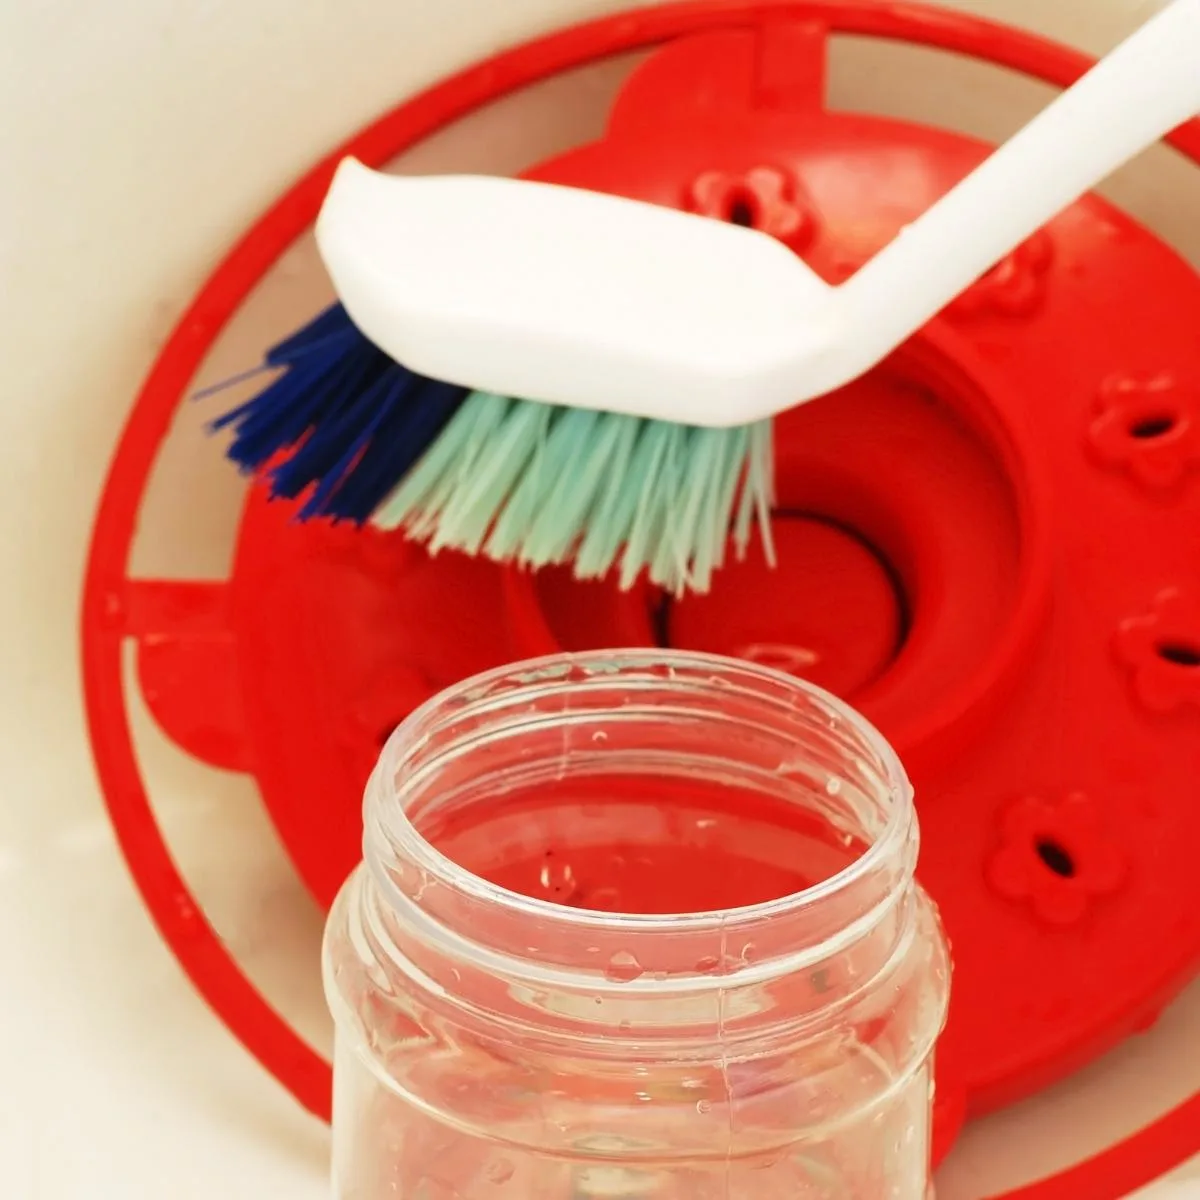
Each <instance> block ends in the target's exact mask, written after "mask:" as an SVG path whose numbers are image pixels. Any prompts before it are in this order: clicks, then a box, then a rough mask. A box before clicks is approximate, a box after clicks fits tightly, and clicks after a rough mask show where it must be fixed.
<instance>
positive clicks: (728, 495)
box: [372, 392, 774, 594]
mask: <svg viewBox="0 0 1200 1200" xmlns="http://www.w3.org/2000/svg"><path fill="white" fill-rule="evenodd" d="M772 481H773V473H772V442H771V423H770V422H769V421H762V422H758V423H756V424H754V425H748V426H738V427H734V428H731V429H702V428H698V427H696V426H690V425H676V424H673V423H670V422H664V421H651V420H645V419H643V418H640V417H629V416H621V415H615V414H610V413H596V412H591V411H588V410H583V409H570V408H559V407H556V406H553V405H544V404H538V403H534V402H532V401H519V400H509V399H506V398H504V397H500V396H492V395H486V394H484V393H479V392H476V393H473V394H472V395H470V396H469V397H468V398H467V399H466V401H465V402H464V403H463V404H462V405H461V407H460V408H459V410H458V412H457V413H456V414H455V415H454V417H453V418H452V419H451V420H450V422H449V424H448V425H447V426H446V428H445V429H444V430H443V431H442V433H441V434H440V436H439V437H438V438H437V440H436V441H435V442H434V444H433V445H432V446H431V447H430V449H429V450H428V451H427V452H426V454H425V455H424V456H423V458H422V459H421V460H420V461H419V462H418V463H417V465H416V466H415V467H414V468H413V470H412V471H411V472H410V473H409V474H408V476H407V477H406V478H405V479H404V480H403V481H402V482H401V483H400V485H399V486H398V487H397V488H396V489H395V490H394V491H393V492H392V493H391V495H390V496H388V497H387V499H385V500H384V501H383V503H382V504H381V505H380V507H379V508H378V509H377V510H376V512H375V514H374V516H373V517H372V523H373V524H375V525H377V526H379V527H381V528H383V529H401V530H403V531H405V532H406V533H407V534H408V535H409V536H410V537H413V538H415V539H417V540H419V541H422V542H425V543H427V544H428V545H429V547H430V549H431V550H433V551H437V550H442V549H454V550H462V551H466V552H467V553H470V554H480V553H482V554H485V555H486V556H488V557H489V558H493V559H496V560H499V561H515V562H517V563H520V564H521V565H522V566H526V567H530V568H535V569H536V568H538V567H543V566H547V565H550V564H555V563H566V562H573V566H574V571H575V574H576V575H577V576H578V577H579V578H581V579H599V578H603V577H605V576H607V575H609V573H610V572H612V571H614V570H615V571H616V573H617V579H618V583H619V585H620V586H621V587H622V588H629V587H632V586H633V584H634V583H635V582H636V581H637V579H638V578H639V577H641V576H642V575H643V573H644V574H645V575H646V576H647V577H648V578H649V580H650V581H651V582H652V583H654V584H657V585H658V586H660V587H662V588H664V589H665V590H666V591H668V592H671V593H676V594H677V593H681V592H684V591H687V590H693V591H706V590H708V588H709V586H710V584H711V580H712V575H713V572H714V570H716V569H717V568H719V567H720V566H721V565H722V564H723V563H724V560H725V555H726V546H727V543H728V542H729V541H730V538H731V533H732V541H733V546H734V549H735V552H736V553H737V554H738V556H739V557H740V556H741V555H743V554H744V553H745V551H746V548H747V545H748V543H749V539H750V536H751V534H752V531H753V527H754V525H755V524H757V525H758V526H759V528H760V529H761V530H762V536H763V537H764V541H765V549H766V552H767V558H768V561H773V558H774V555H773V549H772V546H771V542H770V525H769V517H770V510H771V504H772V500H773V496H772V486H773V482H772Z"/></svg>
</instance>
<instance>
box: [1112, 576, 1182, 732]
mask: <svg viewBox="0 0 1200 1200" xmlns="http://www.w3.org/2000/svg"><path fill="white" fill-rule="evenodd" d="M1113 651H1114V653H1115V654H1116V656H1117V659H1118V661H1119V662H1121V663H1122V664H1123V665H1124V666H1125V667H1127V668H1128V670H1129V676H1130V684H1131V686H1132V687H1133V692H1134V695H1135V696H1136V697H1137V698H1138V700H1139V701H1141V703H1142V704H1143V705H1144V706H1145V707H1146V708H1148V709H1150V710H1151V711H1153V712H1164V713H1165V712H1172V711H1173V710H1175V709H1177V708H1182V707H1183V706H1184V705H1189V704H1190V705H1195V706H1196V707H1198V708H1200V596H1197V595H1195V594H1188V593H1185V592H1183V591H1181V590H1180V589H1178V588H1168V589H1166V590H1165V591H1163V592H1160V593H1159V594H1158V596H1157V597H1156V598H1155V600H1154V603H1153V605H1152V606H1151V608H1150V611H1149V612H1147V613H1143V614H1142V615H1140V616H1137V617H1130V618H1129V619H1128V620H1126V621H1122V622H1121V625H1120V628H1119V629H1118V630H1117V634H1116V637H1115V638H1114V639H1113Z"/></svg>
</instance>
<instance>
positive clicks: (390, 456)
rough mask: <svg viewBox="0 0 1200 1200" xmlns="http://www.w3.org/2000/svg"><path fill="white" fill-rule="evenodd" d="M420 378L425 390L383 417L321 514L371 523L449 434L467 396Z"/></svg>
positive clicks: (457, 389)
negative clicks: (448, 428)
mask: <svg viewBox="0 0 1200 1200" xmlns="http://www.w3.org/2000/svg"><path fill="white" fill-rule="evenodd" d="M406 374H407V372H406ZM419 378H421V384H420V386H419V388H418V389H417V390H416V391H415V393H414V394H413V396H412V398H411V400H406V401H405V402H402V403H401V402H396V403H392V404H390V405H389V406H388V407H387V410H386V411H385V412H384V413H382V414H381V416H380V420H379V423H378V424H377V425H376V427H375V431H374V434H373V435H372V437H371V439H370V441H369V442H368V443H367V445H366V448H365V449H364V450H363V453H362V457H361V458H360V459H359V460H358V462H356V463H355V464H354V467H353V468H352V469H351V470H350V471H349V472H348V473H347V474H346V477H345V478H344V479H343V481H342V483H341V485H340V486H339V487H338V489H337V491H336V492H335V493H334V494H333V496H332V497H331V498H330V500H329V502H328V503H327V505H326V506H325V507H324V509H323V510H322V511H323V512H325V513H326V514H328V515H329V516H332V517H335V518H339V519H342V520H347V521H354V522H357V523H358V524H362V523H363V522H364V521H366V520H368V519H369V518H370V516H371V514H372V513H373V512H374V511H375V509H376V508H378V507H379V505H380V504H382V503H383V501H384V500H385V499H386V497H387V496H389V495H390V494H391V492H392V489H393V488H395V486H396V485H397V484H398V483H399V482H400V480H401V479H403V478H404V476H405V475H407V474H408V472H409V471H410V470H411V469H412V467H413V465H414V464H415V463H416V461H417V460H418V459H419V458H420V457H421V456H422V455H423V454H424V453H425V451H426V450H428V449H429V447H430V445H432V443H433V442H434V440H435V439H436V438H437V436H438V434H440V433H441V432H442V430H443V429H445V427H446V425H447V424H448V423H449V421H450V418H451V417H453V416H454V414H455V413H456V412H457V411H458V409H459V408H460V407H461V405H462V402H463V400H464V399H465V398H466V396H467V392H466V391H465V390H464V389H463V388H460V387H456V386H455V385H454V384H450V383H441V382H439V381H437V380H434V379H424V378H423V377H419ZM306 515H307V514H306Z"/></svg>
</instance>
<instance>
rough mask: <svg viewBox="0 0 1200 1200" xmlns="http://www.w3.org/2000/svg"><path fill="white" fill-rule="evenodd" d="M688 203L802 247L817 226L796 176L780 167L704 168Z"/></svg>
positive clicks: (699, 210)
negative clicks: (740, 170)
mask: <svg viewBox="0 0 1200 1200" xmlns="http://www.w3.org/2000/svg"><path fill="white" fill-rule="evenodd" d="M688 207H689V208H690V209H691V211H692V212H694V213H699V214H700V215H701V216H704V217H713V218H714V219H716V220H718V221H729V222H730V223H732V224H734V225H745V226H748V227H749V228H751V229H757V230H760V231H761V232H762V233H766V234H769V235H770V236H771V237H773V238H778V239H779V240H780V241H781V242H784V243H785V244H786V245H788V246H790V247H791V248H792V249H793V250H797V251H799V250H802V249H803V248H804V247H805V246H806V245H808V243H809V242H810V241H811V240H812V236H813V232H814V230H815V228H816V221H815V220H814V218H813V215H812V212H811V211H810V209H809V207H808V205H807V204H805V203H804V202H803V201H802V199H801V198H800V194H799V189H798V187H797V185H796V181H795V179H794V178H793V177H792V175H791V174H790V173H789V172H786V171H784V170H782V169H781V168H779V167H772V166H761V167H752V168H751V169H750V170H748V171H743V172H733V171H705V172H704V173H703V174H701V175H698V176H697V177H696V178H695V179H694V180H693V181H692V184H691V187H690V188H689V189H688Z"/></svg>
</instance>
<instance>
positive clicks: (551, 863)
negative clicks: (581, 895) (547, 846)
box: [538, 858, 576, 900]
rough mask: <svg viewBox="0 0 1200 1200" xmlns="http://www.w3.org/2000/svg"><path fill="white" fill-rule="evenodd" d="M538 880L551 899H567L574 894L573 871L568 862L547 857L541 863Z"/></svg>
mask: <svg viewBox="0 0 1200 1200" xmlns="http://www.w3.org/2000/svg"><path fill="white" fill-rule="evenodd" d="M538 880H539V882H540V883H541V885H542V887H544V888H545V889H546V891H547V892H549V893H550V898H551V899H552V900H563V899H567V898H569V897H570V896H573V895H574V894H575V886H576V885H575V871H574V869H573V868H572V867H571V864H570V863H569V862H563V861H561V860H559V859H557V858H547V860H546V861H545V862H544V863H542V869H541V872H540V873H539V875H538Z"/></svg>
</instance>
